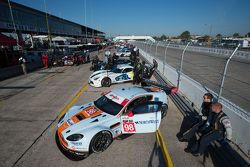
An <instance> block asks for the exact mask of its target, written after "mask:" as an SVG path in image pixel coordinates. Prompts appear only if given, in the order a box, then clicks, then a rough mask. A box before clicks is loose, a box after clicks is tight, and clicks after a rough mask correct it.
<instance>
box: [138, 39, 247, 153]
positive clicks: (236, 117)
mask: <svg viewBox="0 0 250 167" xmlns="http://www.w3.org/2000/svg"><path fill="white" fill-rule="evenodd" d="M133 44H134V45H136V46H137V47H138V48H139V49H140V54H141V55H142V56H143V57H144V58H145V59H146V60H147V61H149V62H150V63H153V59H156V61H157V62H158V71H159V72H160V73H161V74H162V76H163V77H164V78H165V79H167V80H168V81H169V82H170V83H171V84H173V85H175V86H176V85H177V84H178V75H179V72H178V70H177V69H175V68H173V67H171V66H170V65H168V64H166V62H162V61H161V60H159V59H158V58H157V57H154V55H153V54H149V53H148V52H146V51H145V50H144V49H143V47H140V45H139V43H138V42H133ZM156 52H157V51H156ZM179 79H180V82H179V90H180V92H181V94H182V95H183V96H184V97H185V98H186V99H187V100H188V101H189V102H190V103H191V105H192V106H194V107H195V108H196V109H198V108H200V106H201V103H202V99H201V97H202V96H203V95H204V93H206V92H208V91H209V92H211V93H213V94H214V95H215V96H216V97H217V96H218V94H217V93H216V92H214V91H213V90H210V89H208V88H205V87H204V86H203V85H202V84H200V83H199V82H197V81H195V80H193V79H192V78H190V77H189V76H187V75H185V74H183V73H182V75H181V76H180V78H179ZM219 101H220V102H221V103H222V105H223V111H224V112H225V113H226V114H227V115H228V116H229V118H230V120H231V123H232V126H233V139H232V141H233V142H234V143H235V144H236V145H238V146H239V147H240V148H241V150H242V151H243V152H245V154H247V155H248V156H249V155H250V140H249V139H250V131H249V130H248V128H249V127H250V114H249V112H247V111H245V110H244V109H242V108H240V107H239V106H237V105H236V104H234V103H232V102H230V101H229V100H227V99H226V98H224V97H221V98H220V99H219Z"/></svg>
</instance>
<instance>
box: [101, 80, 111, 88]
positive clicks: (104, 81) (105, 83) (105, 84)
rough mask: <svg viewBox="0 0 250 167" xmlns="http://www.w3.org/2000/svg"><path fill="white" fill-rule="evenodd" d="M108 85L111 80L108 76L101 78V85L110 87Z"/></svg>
mask: <svg viewBox="0 0 250 167" xmlns="http://www.w3.org/2000/svg"><path fill="white" fill-rule="evenodd" d="M110 85H111V80H110V79H109V78H103V79H102V86H103V87H110Z"/></svg>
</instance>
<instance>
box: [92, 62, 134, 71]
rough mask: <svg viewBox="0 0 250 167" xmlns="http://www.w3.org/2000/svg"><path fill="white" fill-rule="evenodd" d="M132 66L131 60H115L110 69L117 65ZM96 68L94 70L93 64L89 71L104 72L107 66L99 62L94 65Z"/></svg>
mask: <svg viewBox="0 0 250 167" xmlns="http://www.w3.org/2000/svg"><path fill="white" fill-rule="evenodd" d="M122 64H124V65H131V66H132V65H133V63H132V61H131V60H128V59H116V60H114V64H113V66H112V68H116V66H117V65H122ZM95 65H96V67H95V68H94V64H93V65H92V67H91V68H90V69H91V70H94V69H95V70H94V71H98V70H106V67H107V64H106V63H104V62H102V61H99V62H98V63H97V64H95Z"/></svg>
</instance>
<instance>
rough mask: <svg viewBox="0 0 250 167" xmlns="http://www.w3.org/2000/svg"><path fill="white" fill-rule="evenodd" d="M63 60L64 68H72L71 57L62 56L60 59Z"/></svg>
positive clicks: (72, 59)
mask: <svg viewBox="0 0 250 167" xmlns="http://www.w3.org/2000/svg"><path fill="white" fill-rule="evenodd" d="M62 60H63V65H65V66H73V65H74V58H73V56H72V55H68V56H64V57H63V58H62Z"/></svg>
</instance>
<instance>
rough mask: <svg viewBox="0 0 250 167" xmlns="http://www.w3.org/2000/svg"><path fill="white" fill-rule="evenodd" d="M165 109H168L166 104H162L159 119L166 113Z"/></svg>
mask: <svg viewBox="0 0 250 167" xmlns="http://www.w3.org/2000/svg"><path fill="white" fill-rule="evenodd" d="M167 111H168V105H167V104H163V105H162V107H161V119H162V118H164V117H165V116H166V115H167Z"/></svg>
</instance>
